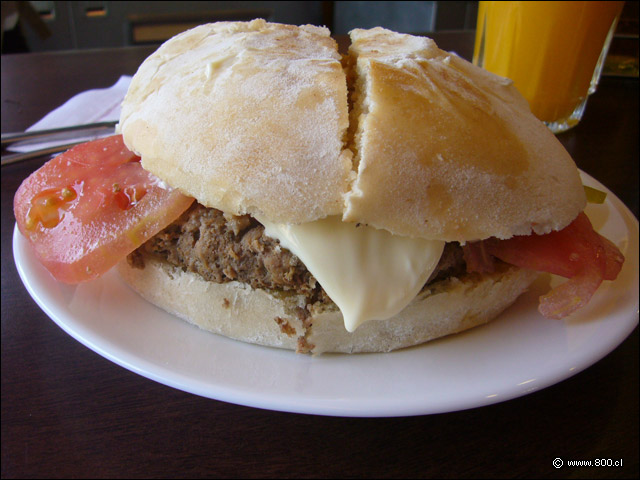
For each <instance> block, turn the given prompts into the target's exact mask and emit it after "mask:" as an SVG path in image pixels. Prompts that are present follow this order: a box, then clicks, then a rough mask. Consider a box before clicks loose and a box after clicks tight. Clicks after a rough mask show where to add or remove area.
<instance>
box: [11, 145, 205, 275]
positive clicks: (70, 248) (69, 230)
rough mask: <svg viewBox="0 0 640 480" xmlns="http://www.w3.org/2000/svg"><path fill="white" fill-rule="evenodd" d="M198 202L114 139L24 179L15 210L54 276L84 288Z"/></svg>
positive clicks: (81, 150)
mask: <svg viewBox="0 0 640 480" xmlns="http://www.w3.org/2000/svg"><path fill="white" fill-rule="evenodd" d="M192 202H193V198H191V197H186V196H184V195H182V194H181V193H180V192H179V191H178V190H174V189H171V188H169V187H167V186H165V185H164V184H163V182H162V181H161V180H160V179H158V178H157V177H155V176H154V175H152V174H151V173H149V172H147V171H146V170H144V169H143V168H142V166H141V165H140V158H139V157H137V156H136V155H135V154H134V153H132V152H131V151H129V150H128V149H127V148H126V146H125V145H124V143H123V141H122V136H121V135H114V136H112V137H107V138H103V139H100V140H95V141H93V142H89V143H84V144H82V145H78V146H76V147H74V148H72V149H71V150H68V151H67V152H65V153H63V154H61V155H58V156H57V157H55V158H53V159H52V160H50V161H49V162H47V163H45V164H44V165H43V166H42V167H41V168H40V169H38V170H37V171H35V172H34V173H32V174H31V175H30V176H29V177H28V178H27V179H26V180H25V181H24V182H22V185H20V188H18V191H17V192H16V195H15V197H14V202H13V210H14V214H15V216H16V221H17V224H18V228H19V229H20V232H21V233H22V234H23V235H24V236H25V237H26V238H27V239H28V240H29V242H30V244H31V245H32V247H33V249H34V251H35V253H36V256H37V257H38V258H39V260H40V261H41V262H42V264H43V265H44V266H45V267H46V268H47V269H48V270H49V271H50V272H51V274H52V275H53V276H54V277H55V278H56V279H57V280H59V281H61V282H65V283H80V282H85V281H88V280H92V279H94V278H97V277H99V276H100V275H102V274H104V273H105V272H106V271H107V270H109V269H110V268H111V267H113V266H114V265H115V264H116V263H118V261H120V260H121V259H122V258H124V257H125V256H126V255H128V254H129V253H131V252H132V251H133V250H135V249H136V248H138V247H139V246H140V245H142V243H144V242H145V241H146V240H148V239H149V238H151V237H152V236H153V235H155V234H156V233H158V232H159V231H160V230H162V229H163V228H165V227H166V226H167V225H169V224H170V223H171V222H173V221H174V220H175V219H176V218H178V217H179V216H180V214H182V212H184V211H185V210H186V209H187V208H188V207H189V205H191V203H192Z"/></svg>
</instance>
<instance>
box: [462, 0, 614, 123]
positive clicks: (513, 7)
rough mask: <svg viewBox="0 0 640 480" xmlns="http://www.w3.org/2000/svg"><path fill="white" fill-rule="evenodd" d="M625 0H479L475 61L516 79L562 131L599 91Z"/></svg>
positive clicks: (534, 108) (534, 109) (545, 117)
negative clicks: (603, 70) (490, 0)
mask: <svg viewBox="0 0 640 480" xmlns="http://www.w3.org/2000/svg"><path fill="white" fill-rule="evenodd" d="M623 5H624V2H608V1H604V2H578V1H575V2H573V1H569V2H561V1H552V2H532V1H528V2H500V1H498V2H484V1H482V2H480V5H479V9H478V27H477V31H476V42H475V47H474V54H473V63H475V64H476V65H479V66H481V67H483V68H485V69H486V70H489V71H490V72H493V73H495V74H497V75H501V76H503V77H507V78H510V79H511V80H513V82H514V85H515V86H516V88H517V89H518V90H519V91H520V93H522V95H523V96H524V97H525V98H526V99H527V100H528V101H529V105H530V106H531V111H532V112H533V113H534V114H535V115H536V116H537V117H538V118H539V119H540V120H542V121H543V122H545V123H546V124H547V125H548V126H549V128H550V129H551V130H552V131H554V132H556V133H558V132H562V131H565V130H568V129H569V128H571V127H573V126H575V125H577V123H578V122H579V121H580V118H581V117H582V114H583V112H584V109H585V106H586V104H587V97H588V95H589V94H591V93H593V92H595V89H596V86H597V84H598V80H599V78H600V73H601V72H602V67H603V65H604V60H605V57H606V55H607V51H608V49H609V44H610V43H611V38H612V37H613V33H614V31H615V27H616V24H617V21H618V17H619V15H620V12H621V11H622V7H623Z"/></svg>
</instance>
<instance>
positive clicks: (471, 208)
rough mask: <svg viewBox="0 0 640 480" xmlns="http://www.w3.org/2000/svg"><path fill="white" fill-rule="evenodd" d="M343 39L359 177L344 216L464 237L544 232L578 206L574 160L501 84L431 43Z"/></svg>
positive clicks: (422, 233)
mask: <svg viewBox="0 0 640 480" xmlns="http://www.w3.org/2000/svg"><path fill="white" fill-rule="evenodd" d="M351 39H352V42H353V43H352V45H351V49H350V50H351V55H352V56H354V57H355V59H356V61H355V64H356V68H357V72H356V73H357V78H358V79H359V82H360V85H359V90H360V92H359V93H358V97H357V102H356V109H355V111H356V112H358V113H359V115H358V117H359V118H358V126H357V133H356V141H357V152H358V156H357V157H356V162H357V164H358V175H357V179H356V181H355V183H354V184H353V186H352V189H351V190H350V191H349V193H348V194H347V202H346V205H347V206H346V211H345V215H344V220H346V221H351V222H362V223H367V224H369V225H372V226H375V227H377V228H384V229H386V230H389V231H390V232H392V233H396V234H399V235H408V236H415V237H423V238H429V239H438V240H445V241H453V240H456V241H471V240H481V239H485V238H488V237H498V238H510V237H512V236H513V235H528V234H530V233H531V231H535V232H536V233H541V234H542V233H549V232H550V231H552V230H559V229H562V228H564V227H565V226H567V225H568V224H569V223H570V222H571V221H572V220H573V219H574V218H575V217H576V216H577V215H578V213H580V212H581V211H582V210H583V209H584V207H585V205H586V198H585V194H584V191H583V188H582V182H581V180H580V176H579V174H578V170H577V168H576V166H575V163H574V162H573V160H572V159H571V157H570V156H569V154H568V153H567V151H566V150H565V149H564V147H563V146H562V145H561V144H560V142H559V141H558V140H557V139H556V137H555V136H554V135H553V133H551V131H550V130H549V129H548V128H547V127H546V126H545V125H544V124H543V123H542V122H540V121H539V120H538V119H537V118H536V117H534V116H533V114H531V111H530V110H529V106H528V104H527V101H526V100H525V99H524V98H523V97H522V96H521V95H520V94H519V93H518V91H517V90H516V88H515V87H514V86H513V83H512V82H511V81H510V80H507V79H505V78H502V77H498V76H496V75H493V74H491V73H489V72H487V71H485V70H483V69H481V68H479V67H476V66H474V65H472V64H470V63H469V62H467V61H466V60H463V59H461V58H460V57H458V56H456V55H454V54H450V53H447V52H444V51H442V50H440V49H439V48H438V47H437V46H436V44H435V43H434V42H433V40H431V39H429V38H424V37H414V36H411V35H402V34H399V33H394V32H390V31H389V30H385V29H383V28H374V29H371V30H354V31H353V32H351ZM352 117H353V116H352Z"/></svg>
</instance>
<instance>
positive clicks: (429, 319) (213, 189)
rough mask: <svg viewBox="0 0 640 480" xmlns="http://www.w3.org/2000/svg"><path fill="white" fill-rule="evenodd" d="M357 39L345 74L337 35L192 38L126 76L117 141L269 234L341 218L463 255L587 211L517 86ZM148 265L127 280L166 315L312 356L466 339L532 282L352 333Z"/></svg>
mask: <svg viewBox="0 0 640 480" xmlns="http://www.w3.org/2000/svg"><path fill="white" fill-rule="evenodd" d="M351 36H352V46H351V48H350V54H349V57H348V58H347V59H341V57H340V55H339V54H338V52H337V46H336V43H335V42H334V41H333V40H332V39H331V38H330V36H329V31H328V30H327V29H324V28H318V27H312V26H302V27H294V26H290V25H279V24H271V23H267V22H265V21H264V20H255V21H252V22H248V23H242V22H224V23H217V24H211V25H203V26H200V27H197V28H194V29H192V30H189V31H187V32H185V33H182V34H180V35H178V36H176V37H174V38H172V39H171V40H169V41H168V42H166V43H165V44H164V45H163V46H162V47H160V48H159V49H158V50H157V51H156V52H155V53H154V54H152V55H151V56H150V57H149V58H148V59H147V60H146V61H145V62H144V63H143V64H142V65H141V67H140V69H139V70H138V72H137V73H136V75H135V77H134V78H133V81H132V83H131V87H130V89H129V92H128V93H127V96H126V98H125V101H124V104H123V107H122V115H121V119H120V130H121V132H122V134H123V137H124V141H125V143H126V145H127V146H128V147H129V148H130V149H131V150H133V151H135V152H136V153H137V154H139V155H140V156H141V157H142V165H143V167H144V168H145V169H147V170H149V171H151V172H152V173H154V174H155V175H157V176H158V177H160V178H161V179H162V180H163V181H164V182H166V183H167V184H169V185H171V186H172V187H175V188H178V189H180V190H181V191H182V192H183V193H185V194H187V195H190V196H193V197H195V198H196V199H197V201H198V202H199V203H201V204H203V205H205V206H207V207H212V208H217V209H219V210H222V211H223V212H225V214H233V215H241V214H246V213H248V214H251V215H253V216H254V217H256V218H259V219H261V220H263V221H269V222H275V223H284V224H299V223H304V222H312V221H315V220H318V219H322V218H324V217H327V216H329V215H342V216H343V221H346V222H354V223H361V224H367V225H369V226H371V227H375V228H378V229H384V230H387V231H389V232H391V233H393V234H396V235H402V236H409V237H418V238H423V239H426V240H429V241H432V240H437V241H447V242H450V241H458V242H461V243H464V242H469V241H474V240H481V239H485V238H489V237H498V238H509V237H511V236H513V235H520V234H530V233H531V232H532V231H533V232H536V233H547V232H549V231H551V230H558V229H561V228H564V227H565V226H566V225H568V224H569V223H570V222H571V221H572V220H573V219H574V218H575V217H576V216H577V215H578V213H579V212H581V211H582V209H583V208H584V206H585V203H586V199H585V194H584V191H583V188H582V184H581V181H580V177H579V174H578V170H577V168H576V166H575V164H574V162H573V160H572V159H571V158H570V157H569V155H568V154H567V152H566V151H565V150H564V148H563V147H562V146H561V144H560V143H559V142H558V140H557V139H556V138H555V137H554V135H553V134H552V133H551V132H550V131H549V130H548V129H547V128H546V127H545V126H544V125H543V124H542V123H541V122H540V121H538V120H537V119H536V118H535V117H534V116H533V115H532V114H531V112H530V110H529V108H528V106H527V103H526V101H525V100H524V99H523V97H522V96H520V95H519V94H518V92H517V91H516V89H515V88H514V87H513V85H512V82H511V81H509V80H507V79H504V78H501V77H497V76H495V75H493V74H491V73H488V72H485V71H483V70H482V69H480V68H477V67H475V66H473V65H471V64H470V63H468V62H466V61H465V60H463V59H460V58H459V57H457V56H456V55H453V54H449V53H446V52H444V51H442V50H440V49H438V48H437V46H436V45H435V43H434V42H433V41H432V40H430V39H428V38H422V37H413V36H410V35H401V34H397V33H394V32H391V31H388V30H385V29H382V28H375V29H372V30H355V31H354V32H352V34H351ZM341 60H346V61H341ZM348 95H350V96H351V98H350V99H348ZM145 264H146V266H145V268H144V269H142V270H140V269H133V268H131V267H129V266H128V265H127V263H126V262H122V263H121V264H120V266H119V270H120V272H121V274H122V276H123V278H124V279H125V280H126V281H127V282H128V283H130V284H131V285H132V286H133V288H134V289H136V290H137V291H139V292H140V293H141V295H143V296H144V297H145V298H147V299H149V300H150V301H151V302H153V303H156V304H158V305H159V306H161V307H162V308H164V309H165V310H167V311H169V312H172V313H175V314H176V315H178V316H180V317H182V318H185V319H187V320H189V321H190V322H192V323H195V324H196V325H198V326H200V327H202V328H204V329H207V330H210V331H213V332H216V333H220V334H222V335H226V336H229V337H232V338H237V339H240V340H243V341H247V342H252V343H258V344H262V345H270V346H276V347H282V348H292V349H297V350H298V351H312V352H322V351H331V352H375V351H389V350H393V349H397V348H402V347H407V346H411V345H416V344H420V343H422V342H425V341H427V340H430V339H433V338H438V337H441V336H444V335H448V334H450V333H454V332H458V331H461V330H465V329H467V328H470V327H473V326H475V325H479V324H482V323H485V322H487V321H488V320H490V319H491V318H494V317H495V316H496V315H498V314H499V313H500V312H501V311H502V310H503V309H504V308H506V307H507V306H508V305H510V304H511V303H512V302H513V301H514V300H515V299H516V298H517V296H518V295H520V293H522V292H523V291H524V290H525V289H526V288H527V286H528V285H529V284H530V283H531V282H532V281H533V279H534V277H535V274H534V273H532V272H528V271H523V270H519V269H517V268H515V267H513V268H511V267H509V268H502V269H500V270H499V271H498V272H496V273H494V274H489V275H485V276H479V275H463V276H462V277H459V278H450V279H447V280H444V281H440V282H438V283H437V284H434V285H431V286H429V287H428V288H426V289H423V291H422V293H420V294H419V295H418V297H417V298H416V299H415V300H414V301H413V302H412V303H411V304H410V305H409V306H407V307H406V308H405V310H404V311H402V312H401V313H400V314H399V315H397V316H396V317H394V318H392V319H390V320H384V321H377V320H372V321H369V322H366V323H365V324H363V325H361V326H360V327H358V328H357V329H356V331H355V332H353V333H349V332H347V331H346V329H345V327H344V324H343V319H342V315H341V314H340V311H339V310H338V309H337V308H335V306H333V307H327V308H325V309H324V310H322V311H318V309H317V308H316V309H315V310H314V309H313V308H311V311H310V310H309V309H310V306H308V305H305V304H304V302H305V300H304V298H303V297H301V296H300V297H298V296H295V295H284V294H282V295H280V294H276V293H273V292H267V291H262V290H254V289H252V288H250V287H248V286H246V285H242V284H240V283H237V282H232V283H222V284H216V283H211V282H207V281H205V280H203V279H202V278H201V277H199V276H198V275H196V274H193V273H187V272H184V271H182V270H180V269H177V268H175V267H170V266H169V265H168V264H164V263H162V262H160V261H158V260H156V259H152V258H148V259H147V260H145ZM311 273H313V272H311ZM301 310H303V311H305V312H307V314H308V316H307V317H305V318H302V317H304V315H300V311H301Z"/></svg>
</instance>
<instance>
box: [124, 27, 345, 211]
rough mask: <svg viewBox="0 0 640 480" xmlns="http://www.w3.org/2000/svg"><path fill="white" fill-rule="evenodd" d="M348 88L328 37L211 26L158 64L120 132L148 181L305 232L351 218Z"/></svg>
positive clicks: (133, 91) (145, 72) (145, 69)
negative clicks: (347, 212)
mask: <svg viewBox="0 0 640 480" xmlns="http://www.w3.org/2000/svg"><path fill="white" fill-rule="evenodd" d="M348 123H349V118H348V111H347V84H346V81H345V75H344V72H343V70H342V66H341V63H340V55H339V54H338V51H337V47H336V44H335V41H334V40H333V39H332V38H331V37H329V31H328V30H327V29H325V28H318V27H312V26H304V27H294V26H291V25H279V24H270V23H266V22H265V21H264V20H255V21H253V22H250V23H242V22H238V23H229V22H222V23H214V24H209V25H202V26H199V27H196V28H194V29H192V30H189V31H187V32H184V33H182V34H180V35H177V36H176V37H174V38H172V39H171V40H169V41H168V42H166V43H165V44H164V45H162V46H161V47H160V48H159V49H158V50H157V51H156V52H155V53H154V54H152V55H151V56H150V57H149V58H147V59H146V60H145V61H144V62H143V63H142V65H141V66H140V68H139V70H138V72H137V73H136V75H135V76H134V77H133V80H132V82H131V86H130V87H129V91H128V92H127V95H126V98H125V100H124V103H123V105H122V113H121V117H120V129H121V131H122V134H123V137H124V141H125V143H126V145H127V147H128V148H129V149H130V150H132V151H134V152H136V153H138V154H139V155H141V157H142V165H143V167H144V168H145V169H147V170H149V171H150V172H152V173H154V174H155V175H157V176H158V177H160V178H162V179H164V180H165V182H167V183H168V184H169V185H171V186H172V187H174V188H179V189H180V190H181V191H182V192H183V193H185V194H186V195H189V196H192V197H195V198H197V199H198V201H199V202H200V203H202V204H203V205H206V206H208V207H215V208H218V209H220V210H222V211H224V212H228V213H232V214H244V213H251V214H253V215H254V216H256V215H260V216H262V217H263V218H268V219H270V220H272V221H274V222H293V223H302V222H309V221H312V220H316V219H318V218H322V217H326V216H327V215H335V214H341V213H342V210H343V203H344V200H343V195H344V192H345V191H346V190H347V189H348V185H349V181H350V175H351V152H350V151H349V150H347V149H345V146H344V144H343V140H344V137H345V135H346V131H347V127H348Z"/></svg>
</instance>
